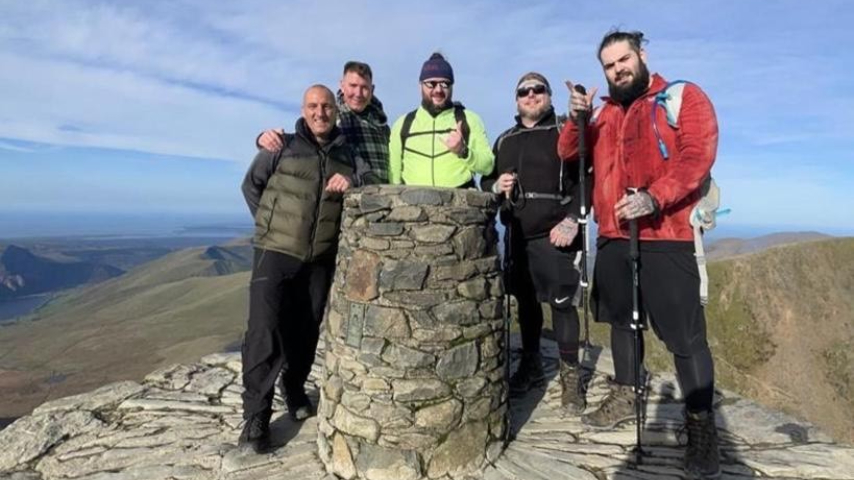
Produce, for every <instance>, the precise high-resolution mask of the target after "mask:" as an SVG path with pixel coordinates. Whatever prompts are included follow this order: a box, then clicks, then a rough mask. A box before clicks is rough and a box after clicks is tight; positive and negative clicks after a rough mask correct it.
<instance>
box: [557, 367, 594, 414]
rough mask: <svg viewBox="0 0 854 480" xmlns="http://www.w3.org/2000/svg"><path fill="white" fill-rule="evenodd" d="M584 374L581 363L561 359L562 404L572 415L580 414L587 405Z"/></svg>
mask: <svg viewBox="0 0 854 480" xmlns="http://www.w3.org/2000/svg"><path fill="white" fill-rule="evenodd" d="M583 376H584V375H583V370H582V369H581V366H580V365H579V364H577V363H566V362H564V361H563V360H561V361H560V406H561V407H562V408H563V409H564V410H565V411H566V412H567V413H569V414H572V415H578V414H580V413H581V412H583V411H584V407H586V406H587V401H586V400H585V399H584V382H583V380H584V379H583Z"/></svg>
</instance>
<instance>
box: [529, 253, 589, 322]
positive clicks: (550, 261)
mask: <svg viewBox="0 0 854 480" xmlns="http://www.w3.org/2000/svg"><path fill="white" fill-rule="evenodd" d="M525 254H526V257H527V258H526V260H527V267H528V273H529V275H530V278H531V282H532V283H533V284H534V289H535V290H536V292H537V300H538V301H539V302H542V303H549V304H551V305H552V306H553V307H555V308H564V307H567V308H568V307H571V306H575V305H577V304H578V300H579V298H578V295H577V293H578V290H579V288H578V282H579V280H580V278H581V275H580V274H579V272H578V267H577V265H576V261H575V260H576V257H577V255H578V252H577V251H575V250H567V249H563V248H557V247H555V246H554V245H552V244H551V242H550V241H549V238H548V237H541V238H536V239H533V240H527V241H526V242H525Z"/></svg>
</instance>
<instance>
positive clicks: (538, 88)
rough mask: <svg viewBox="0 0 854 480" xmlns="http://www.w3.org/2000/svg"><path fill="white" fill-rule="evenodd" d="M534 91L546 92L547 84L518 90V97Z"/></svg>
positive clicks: (539, 93) (537, 93) (538, 92)
mask: <svg viewBox="0 0 854 480" xmlns="http://www.w3.org/2000/svg"><path fill="white" fill-rule="evenodd" d="M531 92H534V93H535V94H536V95H542V94H544V93H546V86H545V85H534V86H533V87H524V88H520V89H519V90H516V98H522V97H527V96H528V94H530V93H531Z"/></svg>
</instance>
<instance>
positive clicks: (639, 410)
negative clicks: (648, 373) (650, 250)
mask: <svg viewBox="0 0 854 480" xmlns="http://www.w3.org/2000/svg"><path fill="white" fill-rule="evenodd" d="M635 193H636V191H635V190H634V189H629V195H633V194H635ZM629 257H630V258H631V261H632V323H631V326H632V330H634V336H635V420H636V421H637V429H636V430H637V439H636V442H637V445H636V446H635V462H636V464H637V465H640V464H641V463H642V462H643V447H642V443H641V441H642V438H641V431H642V430H643V396H644V395H643V393H644V392H643V390H644V386H643V385H642V384H643V383H645V382H641V374H642V370H643V369H642V368H641V353H640V352H641V343H642V342H643V339H642V338H641V331H642V330H643V328H644V326H643V322H642V321H641V315H640V279H639V275H638V269H639V268H638V267H639V263H640V248H639V246H638V221H637V219H632V220H629Z"/></svg>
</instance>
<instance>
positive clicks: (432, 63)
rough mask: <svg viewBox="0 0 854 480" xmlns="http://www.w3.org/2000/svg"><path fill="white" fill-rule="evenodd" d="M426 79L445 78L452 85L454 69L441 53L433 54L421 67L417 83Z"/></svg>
mask: <svg viewBox="0 0 854 480" xmlns="http://www.w3.org/2000/svg"><path fill="white" fill-rule="evenodd" d="M428 78H447V79H448V80H450V82H451V83H454V69H453V68H451V64H450V63H448V61H447V60H445V57H443V56H442V54H441V53H438V52H437V53H434V54H433V55H430V58H429V59H428V60H427V61H426V62H424V65H423V66H422V67H421V76H420V77H418V80H419V81H422V82H423V81H424V80H427V79H428Z"/></svg>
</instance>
